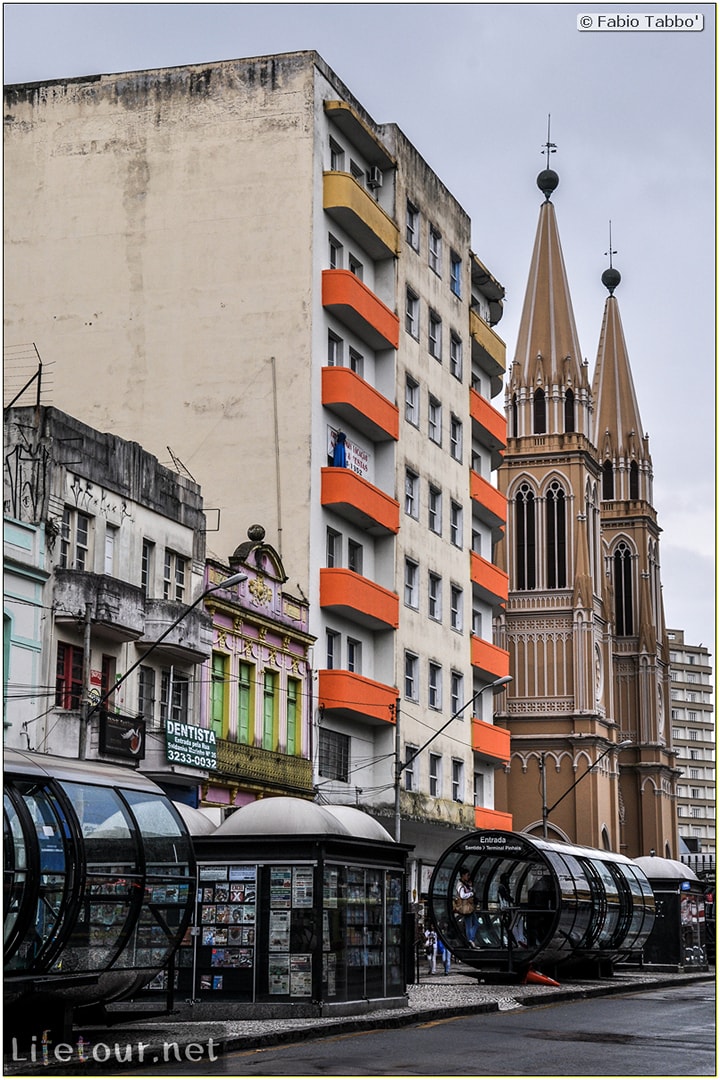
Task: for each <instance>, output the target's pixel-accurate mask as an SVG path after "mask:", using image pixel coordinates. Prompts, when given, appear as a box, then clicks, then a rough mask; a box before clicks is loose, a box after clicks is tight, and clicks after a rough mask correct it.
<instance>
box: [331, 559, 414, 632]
mask: <svg viewBox="0 0 720 1080" xmlns="http://www.w3.org/2000/svg"><path fill="white" fill-rule="evenodd" d="M399 603H400V602H399V599H398V595H397V593H394V592H390V591H389V590H388V589H384V588H383V587H382V585H378V584H376V583H375V582H374V581H370V579H369V578H366V577H363V576H362V575H361V574H356V573H354V572H353V571H352V570H346V569H345V568H344V567H328V568H325V569H322V570H321V571H320V607H321V608H324V609H325V610H326V611H331V612H332V613H333V614H334V615H339V616H342V617H344V618H348V619H352V620H353V621H354V622H357V623H360V624H361V625H362V626H366V627H368V628H369V629H370V630H396V629H397V626H398V610H399Z"/></svg>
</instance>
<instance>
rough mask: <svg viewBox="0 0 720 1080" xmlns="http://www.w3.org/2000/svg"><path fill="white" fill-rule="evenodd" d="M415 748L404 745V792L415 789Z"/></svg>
mask: <svg viewBox="0 0 720 1080" xmlns="http://www.w3.org/2000/svg"><path fill="white" fill-rule="evenodd" d="M416 754H417V746H408V745H407V744H406V745H405V790H406V791H415V790H416V789H417V781H416V778H415V762H416V761H417V758H416V757H415V755H416Z"/></svg>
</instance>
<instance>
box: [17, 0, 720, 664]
mask: <svg viewBox="0 0 720 1080" xmlns="http://www.w3.org/2000/svg"><path fill="white" fill-rule="evenodd" d="M591 12H592V13H605V14H607V15H608V16H611V17H612V16H617V15H618V14H621V13H628V12H632V13H639V14H641V15H642V14H647V13H661V14H669V13H672V14H679V15H681V16H683V17H687V16H689V15H690V14H691V13H692V14H694V13H699V14H701V15H702V16H703V17H704V29H703V30H702V31H697V32H696V31H685V32H682V31H668V30H664V31H643V32H640V31H630V32H625V31H621V30H615V31H612V30H611V31H606V32H593V31H590V32H581V31H579V30H578V28H577V26H578V16H579V15H581V14H583V13H591ZM4 31H5V34H4V45H5V70H4V81H5V83H23V82H36V81H42V80H45V79H58V78H70V77H74V76H81V75H91V74H98V73H109V72H117V71H130V70H139V69H144V68H157V67H169V66H176V65H181V64H194V63H204V62H208V61H213V60H228V59H233V58H237V57H246V56H260V55H265V54H268V53H276V52H289V51H294V50H299V49H315V50H316V51H317V52H319V53H320V55H321V56H322V57H323V59H324V60H325V61H326V62H327V63H328V64H329V65H330V67H331V68H332V69H333V70H334V71H335V72H336V73H337V75H338V76H339V77H340V78H341V79H342V80H343V81H344V82H345V83H346V85H347V86H348V87H349V89H350V90H351V92H352V93H353V94H354V95H355V96H356V97H357V98H358V100H359V101H360V102H361V103H362V104H363V105H364V107H365V108H366V109H367V110H368V112H369V113H370V114H371V116H373V118H374V119H375V120H376V121H378V122H381V123H382V122H388V123H389V122H394V123H396V124H397V125H398V126H399V127H400V128H401V129H402V130H403V131H404V132H405V134H406V135H407V136H408V138H409V139H410V140H411V141H412V142H413V143H414V144H415V146H416V147H417V148H418V150H419V151H420V153H421V154H422V155H423V157H424V158H425V159H426V161H427V162H428V164H429V165H430V166H431V168H432V169H433V170H434V171H435V172H436V173H437V174H438V175H439V176H440V178H441V180H442V181H443V182H444V183H445V185H446V186H447V187H448V188H449V189H450V191H451V192H452V193H453V194H454V195H455V197H456V198H457V199H458V200H459V201H460V203H461V204H462V205H463V206H464V208H465V209H466V210H467V211H468V213H469V214H470V217H471V220H472V226H473V248H474V250H475V251H476V252H477V254H478V255H479V257H480V258H481V259H482V260H483V262H484V263H485V264H486V265H487V266H488V267H489V269H490V270H491V271H492V272H493V273H494V274H495V276H496V277H497V278H498V279H499V280H500V281H501V282H502V283H503V284H504V285H505V288H506V292H507V300H506V305H505V316H504V318H503V320H502V322H501V323H500V325H499V326H498V327H497V329H498V331H499V332H500V334H501V336H502V337H503V338H504V340H505V341H506V342H507V345H508V359H509V360H510V359H512V356H513V354H514V345H515V336H516V332H517V326H518V321H519V316H520V309H521V306H522V301H523V295H524V290H525V284H526V280H527V274H528V268H529V263H530V254H531V250H532V244H533V239H534V234H535V228H536V224H537V216H538V210H539V206H540V203H541V201H542V196H541V195H540V193H539V191H538V190H537V187H536V185H535V178H536V175H537V173H538V172H539V171H540V169H541V168H543V166H544V157H543V156H542V153H541V148H542V145H543V143H545V141H546V139H547V117H548V114H551V115H552V129H551V140H552V142H553V143H555V144H557V153H555V154H554V155H553V157H552V163H551V164H552V167H553V168H554V169H556V171H557V172H558V174H559V176H560V186H559V188H558V190H557V191H556V193H555V195H554V197H553V202H554V203H555V206H556V209H557V217H558V223H559V228H560V236H561V241H562V244H563V250H564V254H565V262H566V266H567V270H568V276H569V282H570V290H571V294H572V298H573V304H574V309H575V318H576V321H577V325H578V333H579V337H580V344H581V348H582V350H583V353H584V355H585V356H586V357H587V358H588V360H589V361H590V365H591V368H592V367H593V366H594V362H595V357H596V353H597V347H598V339H599V334H600V325H601V319H602V312H603V305H604V302H605V297H606V295H607V294H606V291H605V289H604V288H603V286H602V284H601V282H600V276H601V274H602V271H603V270H604V269H605V267H606V265H607V257H606V255H605V253H606V252H607V250H608V247H609V243H608V222H609V221H610V220H612V241H613V248H614V249H616V252H617V254H616V255H615V256H614V259H613V262H614V265H615V266H616V268H617V269H618V270H620V272H621V274H622V283H621V285H620V287H619V288H618V290H617V292H616V296H617V298H618V301H619V305H620V312H621V316H622V320H623V325H624V328H625V337H626V340H627V344H628V350H629V353H630V360H631V364H632V367H633V373H634V378H635V388H636V392H637V396H638V402H639V407H640V415H641V417H642V422H643V426H644V428H645V430H646V431H647V432H648V433H649V435H650V450H651V453H652V456H653V464H654V471H655V506H656V508H657V511H658V516H659V521H660V525H661V526H662V528H663V535H662V540H661V559H662V576H663V584H664V596H665V613H666V619H667V623H668V625H669V626H670V627H678V628H680V629H683V630H685V632H686V639H687V640H688V641H689V642H690V643H692V644H698V643H700V642H702V643H704V644H705V645H706V646H708V647H709V648H710V649H711V651H714V635H715V629H714V628H715V592H716V590H715V285H716V281H715V269H716V264H715V236H716V233H715V217H714V215H715V191H716V188H715V117H714V103H715V85H714V80H715V6H714V5H711V4H692V5H690V4H682V3H680V4H674V5H668V4H651V5H645V4H639V3H634V2H631V3H628V4H625V5H622V6H620V5H617V4H611V3H603V2H600V0H598V2H595V3H593V4H565V3H563V4H492V3H490V4H412V3H409V4H384V3H376V4H333V3H327V4H274V3H267V4H172V3H170V4H142V3H136V4H92V3H90V4H12V3H10V4H5V5H4ZM508 366H509V364H508ZM501 400H502V399H500V398H498V399H496V402H495V404H497V405H498V406H499V407H500V408H502V404H501Z"/></svg>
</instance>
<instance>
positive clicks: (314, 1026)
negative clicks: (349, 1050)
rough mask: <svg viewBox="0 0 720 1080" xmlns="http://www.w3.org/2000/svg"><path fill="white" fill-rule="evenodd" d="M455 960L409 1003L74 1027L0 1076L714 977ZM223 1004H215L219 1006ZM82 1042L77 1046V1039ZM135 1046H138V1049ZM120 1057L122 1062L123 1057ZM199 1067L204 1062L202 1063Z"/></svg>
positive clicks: (170, 1057)
mask: <svg viewBox="0 0 720 1080" xmlns="http://www.w3.org/2000/svg"><path fill="white" fill-rule="evenodd" d="M470 972H471V969H470V968H467V967H464V966H463V965H462V964H458V965H455V966H454V968H453V970H452V972H451V973H450V975H447V976H446V975H445V974H444V973H443V972H442V971H440V972H439V973H438V974H436V975H422V976H421V978H420V982H419V983H418V984H415V985H411V986H409V987H408V1005H407V1007H406V1008H402V1009H378V1010H375V1011H372V1012H366V1013H363V1014H362V1015H360V1016H337V1017H324V1018H318V1017H312V1018H308V1019H300V1018H297V1019H296V1018H290V1019H287V1018H286V1019H282V1020H239V1019H235V1020H197V1021H193V1020H190V1021H188V1020H186V1019H185V1018H183V1019H182V1020H180V1019H179V1018H178V1017H174V1016H173V1015H172V1014H170V1015H167V1016H154V1017H152V1018H138V1019H137V1020H132V1021H128V1020H127V1018H124V1019H123V1021H122V1022H121V1023H119V1024H118V1025H111V1026H108V1025H105V1026H104V1027H94V1026H90V1025H85V1026H83V1028H82V1030H80V1029H79V1028H78V1029H77V1030H76V1031H75V1033H74V1036H73V1039H74V1043H73V1051H72V1055H71V1056H70V1055H69V1050H66V1051H65V1055H66V1057H65V1060H64V1062H62V1063H61V1062H58V1061H56V1060H54V1059H53V1054H54V1049H55V1048H53V1047H49V1048H47V1049H46V1054H47V1064H45V1062H44V1061H43V1060H42V1049H41V1047H40V1045H37V1047H36V1050H35V1061H34V1062H33V1061H32V1060H30V1059H29V1058H28V1055H27V1054H26V1055H25V1060H24V1061H23V1060H19V1059H20V1057H21V1053H20V1052H18V1053H17V1054H16V1055H15V1060H13V1055H12V1054H11V1055H10V1056H9V1057H8V1056H6V1058H5V1063H4V1071H3V1076H15V1075H16V1076H33V1075H36V1076H37V1075H47V1074H48V1071H51V1072H54V1073H55V1074H56V1075H57V1074H60V1075H73V1074H78V1073H81V1072H86V1073H87V1072H98V1073H102V1074H104V1075H106V1076H107V1075H115V1074H119V1073H121V1072H122V1071H123V1068H134V1069H135V1070H137V1069H138V1068H139V1067H141V1066H142V1065H143V1064H147V1065H148V1066H149V1069H150V1068H151V1067H152V1064H153V1063H158V1062H160V1063H162V1062H165V1061H180V1060H182V1061H195V1062H198V1063H201V1064H199V1067H198V1069H197V1072H198V1074H199V1075H203V1074H204V1075H210V1076H212V1075H213V1069H212V1064H211V1062H212V1061H213V1060H215V1059H216V1058H217V1057H219V1056H220V1055H222V1054H223V1053H225V1052H227V1051H230V1050H250V1049H253V1048H255V1047H259V1046H270V1045H273V1044H278V1043H283V1042H292V1041H297V1040H299V1039H307V1038H318V1037H320V1036H322V1035H339V1034H345V1033H348V1032H353V1031H363V1030H365V1029H367V1028H377V1027H384V1028H393V1027H404V1026H408V1025H411V1024H415V1023H418V1022H424V1021H428V1020H434V1019H440V1018H443V1017H450V1016H460V1015H463V1014H468V1013H481V1012H494V1011H509V1010H512V1009H521V1008H524V1007H532V1006H533V1005H540V1004H543V1005H547V1004H549V1003H552V1002H553V1001H570V1000H573V999H575V998H591V997H601V996H605V995H609V994H624V993H629V992H633V991H638V990H643V989H647V990H654V989H657V988H659V987H668V986H682V985H687V984H688V983H695V982H714V981H715V972H714V969H710V971H708V972H691V973H690V972H685V973H676V972H667V971H664V972H658V971H649V970H648V969H647V968H633V969H630V968H627V969H621V971H620V972H619V973H618V974H615V975H614V976H613V978H611V979H593V980H587V981H570V980H568V981H567V982H566V983H563V984H562V985H561V986H559V987H552V986H542V985H518V984H510V985H508V984H502V985H498V984H490V983H478V980H477V976H476V975H473V974H471V973H470ZM221 1008H222V1005H221V1004H219V1006H218V1011H220V1010H221ZM80 1037H82V1043H81V1044H80V1048H79V1049H78V1045H77V1042H78V1039H79V1038H80ZM140 1047H142V1050H141V1049H140ZM124 1058H125V1059H126V1060H123V1059H124ZM203 1066H205V1067H204V1068H203Z"/></svg>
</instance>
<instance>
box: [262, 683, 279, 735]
mask: <svg viewBox="0 0 720 1080" xmlns="http://www.w3.org/2000/svg"><path fill="white" fill-rule="evenodd" d="M262 745H263V750H277V746H278V674H277V672H276V671H269V670H268V669H267V668H266V669H265V671H264V672H263V730H262Z"/></svg>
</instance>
